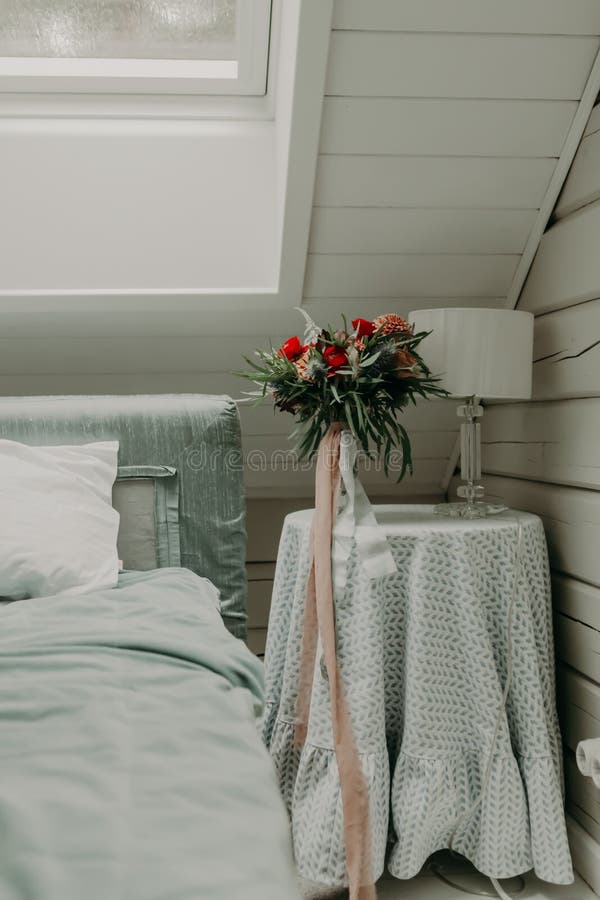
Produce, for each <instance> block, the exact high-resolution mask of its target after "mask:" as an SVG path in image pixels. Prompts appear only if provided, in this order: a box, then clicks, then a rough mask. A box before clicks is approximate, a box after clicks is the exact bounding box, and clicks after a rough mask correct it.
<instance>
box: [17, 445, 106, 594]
mask: <svg viewBox="0 0 600 900" xmlns="http://www.w3.org/2000/svg"><path fill="white" fill-rule="evenodd" d="M118 451H119V444H118V441H102V442H100V443H96V444H83V445H81V446H78V447H28V446H27V445H25V444H19V443H17V442H16V441H7V440H0V597H9V598H12V599H22V598H25V597H48V596H50V595H52V594H58V593H63V592H65V593H68V594H79V593H85V592H88V591H95V590H102V589H103V588H112V587H115V585H116V584H117V579H118V574H119V569H118V558H117V532H118V529H119V514H118V513H117V512H116V511H115V510H114V509H113V508H112V502H111V494H112V486H113V483H114V481H115V479H116V477H117V457H118Z"/></svg>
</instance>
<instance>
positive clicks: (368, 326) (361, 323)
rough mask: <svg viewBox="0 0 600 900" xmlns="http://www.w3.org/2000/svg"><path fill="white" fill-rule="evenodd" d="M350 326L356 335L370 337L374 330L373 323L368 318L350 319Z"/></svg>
mask: <svg viewBox="0 0 600 900" xmlns="http://www.w3.org/2000/svg"><path fill="white" fill-rule="evenodd" d="M352 327H353V328H354V330H355V331H356V332H357V334H358V337H370V335H372V334H373V333H374V332H375V325H374V323H373V322H370V321H369V320H368V319H352Z"/></svg>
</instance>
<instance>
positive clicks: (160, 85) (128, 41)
mask: <svg viewBox="0 0 600 900" xmlns="http://www.w3.org/2000/svg"><path fill="white" fill-rule="evenodd" d="M270 18H271V0H2V2H1V3H0V89H1V90H4V91H34V92H43V93H45V92H73V91H90V92H97V93H113V92H114V93H123V92H125V93H187V94H233V95H236V94H238V95H241V94H253V95H262V94H264V93H265V91H266V82H267V65H268V56H269V31H270Z"/></svg>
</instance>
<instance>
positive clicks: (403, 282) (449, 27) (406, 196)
mask: <svg viewBox="0 0 600 900" xmlns="http://www.w3.org/2000/svg"><path fill="white" fill-rule="evenodd" d="M284 2H285V0H284ZM307 2H308V0H307ZM310 2H319V0H310ZM599 35H600V3H598V0H501V2H500V0H402V2H400V0H337V2H336V5H335V13H334V21H333V30H332V32H331V40H330V58H329V71H328V77H327V82H326V92H325V97H324V99H323V111H322V129H321V139H320V153H319V158H318V167H317V175H316V184H315V192H314V209H313V215H312V228H311V235H310V246H309V253H308V256H307V261H306V277H305V286H304V300H303V303H304V306H305V308H306V309H307V310H308V311H309V312H310V313H311V314H312V315H313V317H314V318H315V319H317V320H318V321H323V322H328V321H329V322H331V321H335V320H337V319H338V317H339V316H340V315H341V313H342V312H344V313H346V315H348V317H349V318H353V317H354V316H356V315H363V316H375V315H377V314H379V313H382V312H398V313H401V314H405V315H406V314H407V313H408V312H409V311H410V310H411V309H415V308H419V307H420V308H426V307H430V306H448V305H460V306H467V305H473V306H491V307H503V306H507V305H511V304H512V303H514V300H515V299H516V294H518V290H519V287H520V284H521V282H522V280H523V277H524V274H526V269H527V265H528V261H530V260H531V256H532V255H533V253H534V252H535V249H536V247H537V243H538V241H539V237H540V236H541V233H542V231H543V227H544V225H545V220H546V218H547V216H548V215H549V213H550V211H551V208H552V206H553V205H554V199H555V195H556V193H557V192H558V189H559V187H560V182H561V181H562V179H563V178H564V175H565V174H566V167H568V155H569V152H571V151H574V147H572V146H571V145H572V143H573V138H574V135H576V133H577V129H578V128H579V127H580V126H581V129H582V128H583V125H582V124H581V122H580V121H579V120H580V119H581V117H582V110H583V111H584V112H585V109H586V107H585V103H586V100H585V98H586V96H587V98H588V100H589V99H590V98H589V96H588V95H589V93H590V90H591V88H590V87H589V86H588V88H587V91H586V85H587V84H588V80H589V78H590V73H591V72H592V67H593V66H594V61H595V59H596V56H597V52H598V47H599V43H600V40H599V37H598V36H599ZM594 72H597V67H596V68H595V69H594ZM594 77H595V76H594ZM582 98H584V102H583V103H582V102H581V101H582ZM589 105H590V106H591V102H590V104H589ZM575 143H576V137H575ZM569 148H570V149H569ZM565 161H566V165H565ZM165 315H166V316H168V311H166V312H165ZM34 316H37V318H36V321H35V327H34V328H32V329H31V330H29V325H28V324H27V321H26V320H24V319H23V316H22V315H21V316H20V318H19V321H18V322H17V324H16V325H14V327H13V326H12V325H11V320H10V317H6V316H5V317H3V320H2V321H3V334H2V335H1V336H0V393H3V394H6V393H12V394H26V393H86V392H91V393H98V392H105V393H111V392H117V393H125V392H143V393H144V392H169V391H176V392H178V391H201V392H206V393H225V392H227V393H230V394H232V395H233V396H240V393H241V391H242V390H243V387H244V385H243V383H241V382H240V380H239V379H238V378H236V377H234V376H233V375H231V371H232V370H233V369H237V368H238V367H239V366H240V364H241V356H242V354H243V353H245V354H247V353H249V352H251V350H252V348H253V347H254V346H256V344H257V343H260V339H261V338H260V336H262V335H264V334H265V330H266V329H265V328H264V322H265V319H264V316H263V318H262V319H260V318H259V317H256V318H255V317H254V316H253V315H252V314H251V311H250V310H249V311H248V313H247V314H246V315H244V316H241V317H239V318H237V317H233V318H232V321H231V330H230V332H229V333H228V334H227V336H223V331H220V332H218V334H217V335H216V336H213V335H212V334H211V330H210V327H211V322H210V316H209V315H208V314H207V317H206V323H205V324H206V328H205V327H204V324H201V325H198V324H196V326H195V328H194V329H190V331H189V332H188V333H185V334H184V333H182V329H181V326H175V325H170V324H169V323H168V321H167V323H166V324H165V325H164V327H162V326H161V328H160V330H158V329H157V330H156V332H155V333H154V334H153V336H150V335H149V332H148V331H146V332H145V333H144V336H143V337H140V336H139V335H140V333H141V332H140V331H136V328H139V325H138V324H137V322H136V320H135V316H133V317H132V316H131V315H130V316H129V317H128V318H126V319H125V318H122V317H121V316H120V315H119V312H118V307H115V313H114V322H113V321H112V320H111V319H110V317H109V321H108V326H105V327H104V330H103V331H100V332H97V333H95V334H93V335H92V334H88V333H86V332H85V330H84V328H83V326H82V325H81V324H79V325H77V326H75V325H74V323H72V322H70V323H69V325H68V327H65V324H64V321H63V322H62V323H59V322H55V321H54V320H53V318H52V316H51V315H49V314H47V313H43V314H42V315H40V313H39V311H38V313H35V314H34V313H32V314H31V319H33V317H34ZM105 318H106V317H105ZM30 321H31V320H30ZM298 322H299V324H298V328H300V327H301V325H300V319H299V320H298ZM268 324H269V326H270V327H271V330H272V332H273V333H272V334H271V335H270V337H271V338H272V340H273V342H274V343H275V342H277V341H279V340H280V339H283V338H284V337H287V335H284V334H281V333H278V331H279V330H280V329H281V327H282V326H281V325H277V321H276V318H274V320H273V322H272V323H271V321H270V320H269V323H268ZM286 327H287V326H286ZM11 329H12V330H11ZM242 420H243V428H244V442H245V449H246V452H247V453H248V454H253V457H252V458H253V459H254V464H253V465H252V466H250V465H249V466H248V468H247V484H248V488H249V493H250V494H251V495H252V494H254V495H260V496H286V495H299V496H301V495H305V496H310V494H311V492H312V473H311V472H307V471H291V472H290V471H289V469H288V470H287V471H284V470H283V469H281V468H277V467H273V466H272V465H271V464H270V463H269V461H268V460H269V454H270V453H271V452H272V451H276V450H279V449H281V448H285V447H287V446H289V445H288V444H287V440H286V439H287V435H288V433H289V430H290V417H287V416H286V415H284V414H279V415H274V414H273V411H272V410H271V409H268V408H262V409H250V408H249V407H247V406H243V407H242ZM456 422H457V419H456V413H455V408H454V405H453V404H450V403H435V404H434V403H431V404H423V405H420V406H418V407H417V409H416V410H414V411H413V412H411V413H407V415H406V421H405V424H406V426H407V428H408V429H409V431H410V432H411V434H412V436H413V443H414V450H415V476H414V478H413V479H407V480H406V481H405V482H404V483H403V485H401V486H400V487H398V488H395V487H393V486H391V485H390V483H389V482H387V481H386V480H385V479H384V477H383V474H382V473H378V472H371V473H368V475H367V477H366V478H365V480H366V482H367V484H368V485H369V487H370V490H371V493H372V494H374V495H377V494H388V495H389V494H390V493H394V492H398V493H399V494H404V495H405V496H416V495H420V496H423V495H427V496H432V495H436V494H438V495H439V493H440V492H441V491H442V490H443V484H444V483H445V480H446V479H447V472H448V470H449V467H450V468H451V460H452V454H453V450H454V448H455V446H456V432H457V425H456ZM265 454H266V457H265ZM265 459H266V460H267V461H266V462H265Z"/></svg>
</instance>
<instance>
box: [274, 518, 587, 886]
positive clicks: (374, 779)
mask: <svg viewBox="0 0 600 900" xmlns="http://www.w3.org/2000/svg"><path fill="white" fill-rule="evenodd" d="M374 509H375V514H376V517H377V520H378V523H379V525H380V527H381V528H382V529H384V531H385V533H386V535H387V539H388V542H389V544H390V547H391V550H392V554H393V556H394V560H395V562H396V566H397V572H396V573H395V574H393V575H389V576H385V577H381V578H376V579H373V580H369V579H368V578H367V576H366V573H365V571H364V568H363V567H362V564H361V560H360V558H359V555H358V552H357V549H356V546H354V547H353V549H352V551H351V554H350V559H349V562H348V570H347V578H346V584H345V586H344V588H343V590H342V591H336V596H335V610H336V640H337V654H338V661H339V665H340V671H341V676H342V680H343V684H344V690H345V692H346V696H347V699H348V704H349V708H350V713H351V716H352V723H353V729H354V736H355V740H356V744H357V748H358V750H359V753H360V757H361V762H362V766H363V771H364V773H365V777H366V779H367V783H368V786H369V795H370V804H371V829H372V848H373V852H372V859H373V865H374V874H375V875H376V877H379V875H380V874H381V873H382V871H383V868H384V865H385V861H386V860H387V864H388V868H389V870H390V872H391V874H392V875H394V876H395V877H397V878H411V877H413V876H414V875H416V874H417V873H418V872H419V870H420V869H421V867H422V866H423V864H424V863H425V861H426V860H427V858H428V857H429V856H430V855H431V854H432V853H433V852H434V851H436V850H440V849H443V848H445V847H448V845H449V841H450V839H451V836H452V833H453V831H454V829H455V826H456V823H457V821H459V819H460V817H461V815H462V814H464V812H465V811H467V810H469V809H470V807H471V806H472V804H473V803H474V801H476V800H477V797H478V796H479V794H480V791H481V786H482V784H483V783H484V777H485V773H486V768H487V764H488V760H489V758H490V752H491V748H492V739H493V734H494V729H495V724H496V720H497V717H498V710H499V708H500V707H501V705H502V694H503V690H504V685H505V683H506V678H507V670H508V669H507V667H508V658H507V657H508V649H509V622H508V618H509V615H508V614H509V610H510V609H511V600H512V598H513V596H514V598H515V599H514V605H512V623H511V626H510V633H511V634H512V669H513V673H512V681H511V689H510V693H509V696H508V702H507V706H506V710H505V712H504V713H503V714H502V719H501V722H500V728H499V732H498V736H497V739H496V742H495V745H494V755H493V761H492V764H491V770H490V775H489V780H488V781H487V787H486V790H485V792H484V796H483V798H482V802H481V803H480V804H479V805H478V807H477V809H476V810H475V811H474V812H473V813H472V815H471V816H470V817H468V818H467V819H466V820H463V821H462V822H461V823H460V825H459V828H458V830H457V831H456V834H455V837H454V841H453V846H454V849H456V850H457V851H458V852H460V853H462V854H463V855H464V856H465V857H467V858H468V859H469V860H470V861H471V862H472V863H473V864H474V865H475V866H476V868H477V869H479V870H480V871H481V872H483V873H485V874H486V875H488V876H491V877H495V878H508V877H512V876H515V875H518V874H522V873H523V872H526V871H528V870H529V869H531V868H534V869H535V872H536V874H537V875H538V877H539V878H541V879H544V880H546V881H550V882H555V883H560V884H563V883H570V882H571V881H572V879H573V871H572V867H571V859H570V855H569V847H568V842H567V836H566V826H565V818H564V812H563V797H562V752H561V740H560V734H559V730H558V721H557V715H556V706H555V688H554V655H553V639H552V611H551V602H550V578H549V570H548V560H547V552H546V543H545V538H544V531H543V528H542V524H541V521H540V520H539V519H538V518H537V517H536V516H533V515H530V514H528V513H520V512H514V511H510V510H509V511H507V512H504V513H501V514H499V515H497V516H494V517H492V518H487V519H477V520H461V519H458V520H457V519H451V520H448V519H439V518H436V517H434V515H433V507H427V506H378V507H377V506H376V507H375V508H374ZM311 518H312V510H302V511H300V512H296V513H292V514H291V515H289V516H287V518H286V520H285V523H284V527H283V532H282V535H281V542H280V546H279V554H278V560H277V569H276V575H275V583H274V589H273V602H272V606H271V614H270V619H269V632H268V638H267V649H266V657H265V667H266V683H267V704H266V708H265V714H264V718H263V736H264V740H265V742H266V744H267V746H268V748H269V750H270V753H271V756H272V758H273V760H274V762H275V766H276V769H277V772H278V776H279V782H280V787H281V790H282V793H283V796H284V799H285V801H286V803H287V806H288V810H289V813H290V816H291V821H292V833H293V840H294V849H295V855H296V862H297V865H298V869H299V872H300V875H301V876H303V877H304V878H307V879H309V880H311V881H314V882H318V883H321V884H328V885H340V886H341V885H343V884H344V883H345V877H346V869H345V851H344V840H343V827H342V805H341V796H340V788H339V780H338V774H337V765H336V760H335V753H334V749H333V746H334V745H333V737H332V731H331V714H330V705H329V690H328V684H327V680H326V679H327V676H326V672H325V670H324V666H323V665H322V663H321V657H320V652H319V653H317V661H316V665H315V672H314V678H313V686H312V699H311V710H310V718H309V723H308V734H307V740H306V743H305V745H304V746H303V747H302V749H299V748H297V747H296V746H294V740H293V730H294V727H293V726H294V718H295V706H296V698H297V687H298V676H299V661H300V647H301V639H302V627H303V614H304V603H305V596H306V584H307V577H308V570H309V530H310V523H311ZM519 523H520V525H521V534H522V539H521V540H522V552H521V555H520V559H519V560H518V559H517V546H518V531H519ZM517 563H518V564H517ZM515 578H516V579H517V581H516V585H515Z"/></svg>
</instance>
